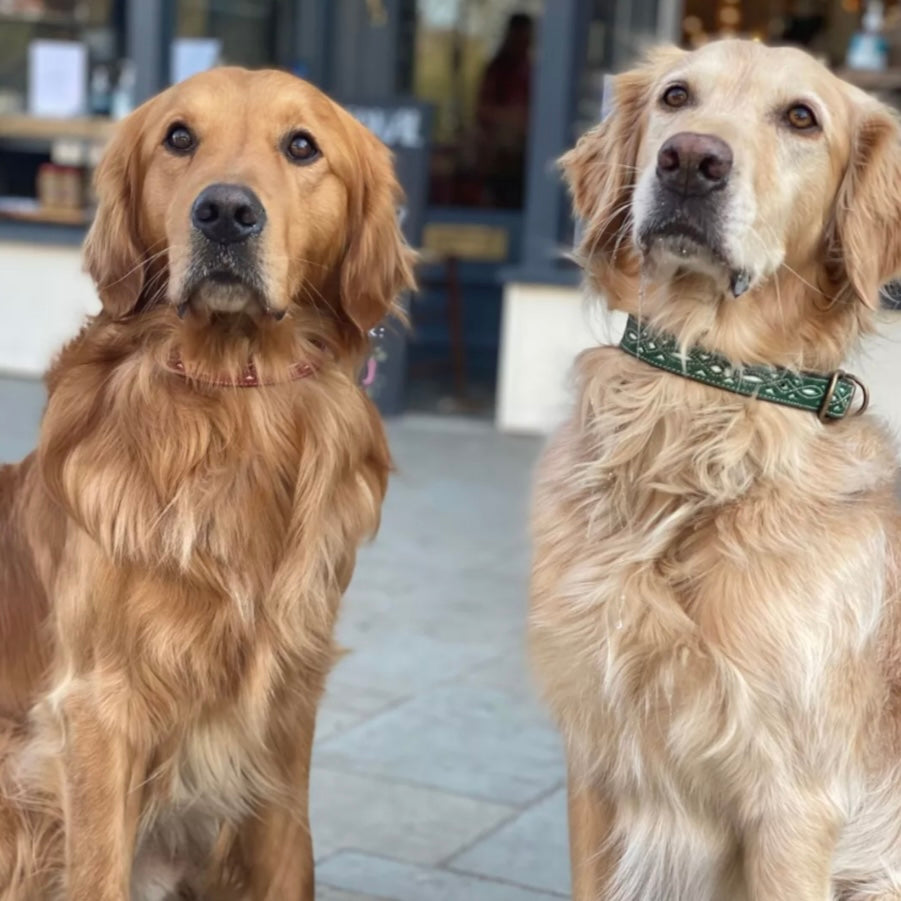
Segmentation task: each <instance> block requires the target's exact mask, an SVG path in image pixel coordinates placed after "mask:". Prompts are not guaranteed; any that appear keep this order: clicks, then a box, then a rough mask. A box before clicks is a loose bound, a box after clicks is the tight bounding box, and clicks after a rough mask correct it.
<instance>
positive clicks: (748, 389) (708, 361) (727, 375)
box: [619, 316, 869, 422]
mask: <svg viewBox="0 0 901 901" xmlns="http://www.w3.org/2000/svg"><path fill="white" fill-rule="evenodd" d="M619 346H620V348H621V349H622V350H624V351H625V352H626V353H627V354H631V355H632V356H633V357H636V358H637V359H639V360H641V361H643V362H644V363H649V364H650V365H651V366H656V367H658V368H659V369H665V370H666V371H667V372H672V373H675V374H676V375H681V376H684V377H685V378H688V379H693V380H694V381H696V382H703V383H704V384H705V385H711V386H713V387H714V388H722V389H723V390H724V391H731V392H733V393H734V394H742V395H744V396H745V397H753V398H756V399H758V400H768V401H770V402H772V403H774V404H783V405H784V406H786V407H796V408H797V409H799V410H809V411H810V412H811V413H816V414H817V416H818V417H819V418H820V419H821V420H822V421H823V422H826V421H828V420H833V419H843V418H844V417H845V416H846V415H847V414H848V411H849V410H850V409H851V404H852V403H853V401H854V395H855V393H856V389H857V388H860V391H861V395H862V400H861V403H860V407H859V408H858V409H857V411H856V413H855V415H860V414H861V413H863V411H864V410H866V408H867V404H868V403H869V395H868V393H867V389H866V386H865V385H864V384H863V382H861V381H860V379H858V378H857V377H856V376H854V375H851V373H849V372H843V371H842V370H841V369H837V370H836V371H835V372H833V373H832V374H831V375H818V374H817V373H813V372H793V371H792V370H790V369H783V368H782V367H780V366H742V367H735V366H733V365H732V364H731V363H730V362H729V360H727V359H726V358H725V357H723V356H721V355H720V354H717V353H713V352H712V351H709V350H704V348H702V347H690V348H688V350H686V351H685V352H684V353H683V352H682V351H681V350H680V349H679V345H678V342H677V341H676V339H675V338H674V337H673V336H672V335H668V334H666V333H665V332H655V331H652V330H651V329H650V328H648V327H647V326H646V325H644V324H642V323H640V322H639V321H638V320H637V319H636V318H635V317H634V316H630V317H629V321H628V322H627V323H626V331H625V333H624V334H623V338H622V341H620V343H619Z"/></svg>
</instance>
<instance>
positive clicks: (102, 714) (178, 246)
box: [0, 69, 411, 901]
mask: <svg viewBox="0 0 901 901" xmlns="http://www.w3.org/2000/svg"><path fill="white" fill-rule="evenodd" d="M174 120H177V121H181V122H186V123H187V124H190V126H191V127H192V128H193V129H194V131H195V132H196V133H197V134H198V137H199V146H198V149H197V151H196V153H195V154H194V155H193V156H192V157H191V158H190V159H187V158H183V157H178V156H176V155H174V154H171V153H169V152H168V151H167V150H166V149H165V148H164V147H163V146H162V142H163V139H164V136H165V134H166V132H167V129H168V128H169V127H170V124H171V123H172V122H173V121H174ZM292 128H304V129H308V130H309V131H310V132H312V133H313V134H314V135H315V137H316V140H317V141H318V142H319V144H320V146H321V148H322V152H323V158H322V159H321V160H319V161H317V163H316V164H315V165H310V166H306V167H299V166H296V165H294V164H293V163H292V162H290V161H289V160H287V159H285V158H284V155H283V153H282V151H281V149H280V145H279V142H280V141H281V139H282V136H283V134H284V133H285V132H286V130H287V131H290V129H292ZM222 181H240V182H242V183H244V184H247V185H249V186H250V187H252V188H253V190H254V191H255V192H256V193H257V195H258V196H259V197H260V199H261V200H262V202H263V203H264V205H265V207H266V211H267V215H268V224H267V226H266V231H265V233H264V236H263V238H264V239H263V240H262V242H261V244H260V254H261V256H260V260H261V269H262V271H263V274H264V276H265V279H266V301H267V303H268V305H269V308H270V311H271V310H274V311H277V312H284V313H286V315H285V317H284V318H283V319H280V320H279V319H278V318H277V317H275V316H272V315H268V314H266V313H264V312H263V309H262V308H254V309H249V310H248V311H247V312H246V313H244V314H240V315H237V314H236V315H221V314H216V313H214V312H209V311H207V310H205V309H204V308H202V307H201V308H197V309H192V310H191V312H189V313H188V314H187V316H186V317H185V319H184V320H182V319H180V318H179V317H178V316H177V315H176V309H175V308H176V306H177V304H178V303H179V302H180V301H181V300H183V298H181V297H180V296H179V290H180V289H179V283H178V279H179V278H180V277H181V276H180V273H182V272H183V270H184V269H185V267H186V265H187V263H188V260H187V256H188V254H189V252H190V251H189V248H190V244H191V239H190V236H189V235H188V234H187V231H188V227H189V218H190V217H189V210H190V206H191V203H192V201H193V199H194V197H195V196H196V195H197V193H198V191H199V190H200V189H202V188H203V187H204V186H205V185H207V184H210V183H215V182H222ZM98 192H99V197H100V207H99V211H98V215H97V219H96V223H95V225H94V227H93V230H92V232H91V234H90V236H89V239H88V241H87V247H86V254H87V262H88V267H89V269H90V272H91V274H92V275H93V277H94V279H95V280H96V282H97V284H98V289H99V292H100V295H101V299H102V300H103V304H104V309H103V312H102V313H101V314H100V315H98V316H97V317H96V318H94V319H93V320H91V321H90V322H89V323H88V324H87V325H86V326H85V328H84V329H83V331H82V333H81V334H80V335H79V336H78V337H77V338H76V339H75V340H73V341H72V342H71V343H70V344H69V345H68V346H67V347H66V348H65V349H64V350H63V352H62V353H61V354H60V356H59V358H58V359H57V360H56V362H55V363H54V365H53V368H52V370H51V372H50V374H49V376H48V379H47V385H48V391H49V402H48V406H47V410H46V413H45V416H44V419H43V424H42V427H41V433H40V440H39V444H38V448H37V451H36V452H35V453H34V454H33V455H31V456H30V457H28V458H27V459H26V460H25V461H24V462H23V463H21V464H19V465H17V466H8V467H5V468H3V469H0V717H2V719H0V723H3V722H5V723H7V727H6V728H5V729H2V730H0V756H3V757H4V761H3V767H2V777H0V778H2V787H3V791H4V796H5V797H4V798H3V799H0V898H2V899H3V901H46V899H50V898H56V897H65V898H67V899H70V901H124V899H127V898H135V899H163V898H168V897H174V895H172V894H171V893H174V892H175V891H176V886H177V885H178V886H179V890H180V891H182V892H185V893H190V892H194V893H196V896H197V897H203V898H220V897H222V898H225V897H229V898H231V897H239V896H240V897H247V898H251V899H254V901H261V899H269V901H285V899H292V898H293V899H305V901H309V899H312V898H313V864H312V848H311V838H310V835H309V827H308V822H307V782H308V771H309V760H310V750H311V745H312V740H313V730H314V720H315V711H316V706H317V702H318V700H319V697H320V695H321V692H322V689H323V684H324V680H325V678H326V674H327V673H328V671H329V668H330V666H331V664H332V661H333V658H334V655H335V651H334V647H333V640H332V631H333V626H334V623H335V617H336V614H337V611H338V604H339V600H340V598H341V595H342V593H343V592H344V590H345V588H346V587H347V584H348V582H349V580H350V577H351V573H352V571H353V567H354V560H355V553H356V548H357V546H358V544H359V543H360V542H361V541H362V540H364V539H365V538H367V537H369V536H371V535H373V534H374V532H375V531H376V528H377V526H378V521H379V511H380V506H381V501H382V498H383V495H384V492H385V487H386V481H387V476H388V471H389V467H390V459H389V452H388V448H387V445H386V440H385V435H384V432H383V429H382V425H381V423H380V420H379V417H378V415H377V413H376V411H375V409H374V407H373V405H372V403H371V402H370V401H369V400H368V398H367V397H366V396H365V395H364V393H363V392H362V390H361V389H360V388H359V387H358V384H357V373H358V371H359V367H360V364H361V362H362V354H363V353H364V350H365V348H366V345H367V331H368V330H369V329H370V328H371V327H372V326H373V325H375V324H376V322H378V321H379V320H380V319H381V318H382V317H383V316H384V315H386V314H388V313H389V312H390V311H391V309H392V308H393V304H394V301H395V297H396V295H397V294H398V293H399V291H401V290H402V289H404V288H407V287H409V286H410V285H411V270H410V254H409V251H408V250H407V249H406V248H405V246H404V245H403V242H402V240H401V237H400V234H399V231H398V228H397V225H396V219H395V203H396V201H397V197H398V189H397V184H396V182H395V178H394V174H393V172H392V169H391V164H390V159H389V155H388V153H387V151H386V149H385V148H384V147H383V146H382V145H381V144H380V143H379V142H378V141H377V140H376V139H375V138H374V137H373V136H372V135H371V134H370V133H369V132H367V131H366V130H365V129H364V128H363V127H362V126H360V125H358V124H357V123H356V122H355V121H354V120H353V119H352V118H351V117H350V116H349V115H348V114H347V113H345V112H344V111H342V110H341V109H340V108H338V107H337V106H335V105H334V104H332V103H331V102H330V101H329V100H328V99H327V98H325V97H324V96H323V95H322V94H320V93H319V92H318V91H317V90H315V89H314V88H312V87H311V86H309V85H306V84H304V83H303V82H301V81H299V80H298V79H295V78H293V77H291V76H289V75H286V74H281V73H276V72H259V73H248V72H245V71H242V70H234V69H224V70H215V71H213V72H210V73H207V74H204V75H201V76H197V77H195V78H194V79H191V80H190V81H188V82H186V83H184V84H182V85H179V86H177V87H175V88H173V89H170V90H169V91H167V92H166V93H164V94H162V95H160V96H159V97H157V98H155V99H153V100H151V101H150V102H148V103H147V104H145V105H144V106H143V107H141V108H140V109H139V110H137V111H136V112H135V113H134V114H133V115H132V116H131V117H129V119H127V120H126V121H125V122H124V123H123V124H122V126H121V127H120V130H119V132H118V134H117V136H116V137H115V138H114V140H113V142H112V144H111V146H110V147H109V148H108V150H107V153H106V156H105V159H104V161H103V163H102V165H101V167H100V170H99V172H98ZM176 351H177V352H178V353H179V354H180V356H181V358H182V359H183V360H184V363H185V367H186V369H187V371H188V376H189V377H188V378H182V377H180V376H179V375H177V374H173V373H171V372H170V371H168V370H167V368H166V363H167V361H168V360H169V358H170V356H171V355H172V354H173V353H174V352H176ZM251 360H252V361H253V363H254V364H255V366H256V368H257V371H258V372H259V374H260V378H261V380H270V379H271V380H273V381H276V382H277V383H276V384H269V385H265V386H262V387H253V388H235V387H212V386H210V385H206V384H204V379H205V378H207V379H208V378H210V377H211V376H212V375H216V376H221V375H222V374H225V375H226V376H228V375H231V376H234V377H237V376H238V375H239V374H240V373H241V371H242V370H243V367H244V366H245V365H246V364H247V363H248V361H251ZM297 362H311V363H312V364H313V365H314V366H315V372H314V374H313V375H311V376H309V377H307V378H304V379H301V380H294V381H291V380H287V379H285V378H280V374H282V375H283V374H284V372H286V371H287V368H288V367H289V366H290V365H291V364H293V363H297ZM194 896H195V895H194V894H185V895H184V897H194ZM180 897H181V896H180Z"/></svg>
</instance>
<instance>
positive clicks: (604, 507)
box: [530, 42, 901, 901]
mask: <svg viewBox="0 0 901 901" xmlns="http://www.w3.org/2000/svg"><path fill="white" fill-rule="evenodd" d="M673 78H678V79H679V80H680V81H683V82H685V83H686V84H688V85H689V89H690V90H691V91H692V95H693V97H696V98H697V100H696V102H695V104H694V105H693V106H692V108H691V110H690V111H685V112H684V113H673V114H671V113H670V111H665V112H661V111H660V108H659V101H658V98H659V96H660V92H661V91H662V90H665V89H666V86H667V85H668V84H669V83H670V81H671V79H673ZM799 96H800V97H803V98H805V99H807V100H810V102H811V103H816V102H820V103H822V104H823V106H824V109H825V110H826V111H827V112H826V115H824V116H823V119H822V131H821V133H820V134H819V135H817V136H813V137H812V136H810V135H804V136H803V137H802V136H800V135H794V134H791V133H786V132H783V131H781V130H780V129H781V128H782V126H781V124H780V122H779V120H778V118H777V117H778V115H779V112H780V111H781V110H783V109H784V108H785V107H786V106H787V105H789V104H791V103H792V102H794V101H795V99H796V98H797V97H799ZM811 98H819V101H817V100H811ZM616 100H617V105H616V111H615V112H614V114H613V115H612V116H611V117H610V118H609V119H608V120H607V121H605V122H604V123H603V124H602V125H601V126H599V127H598V128H597V129H595V130H594V131H593V132H591V133H589V134H588V135H587V136H586V137H585V138H583V139H582V141H581V142H580V144H579V146H578V147H577V148H576V149H575V150H574V151H572V152H571V153H570V154H569V155H568V156H567V157H566V158H565V159H564V167H565V170H566V173H567V177H568V179H569V181H570V184H571V186H572V189H573V195H574V201H575V206H576V209H577V212H578V213H579V214H580V215H581V216H583V217H584V218H585V219H586V232H585V241H584V243H583V247H582V256H583V260H584V266H585V268H586V272H587V276H588V280H589V284H590V285H591V286H593V287H594V288H595V289H596V290H598V291H599V292H601V293H602V294H603V295H604V297H605V299H606V301H607V303H608V304H609V306H610V307H612V308H614V309H621V310H626V311H629V312H631V313H633V314H637V315H640V316H641V317H642V318H643V319H644V320H646V321H650V322H651V323H652V324H654V325H656V326H657V327H660V328H665V329H667V330H670V331H672V332H674V333H675V334H676V335H677V336H678V337H679V338H680V340H681V341H682V342H683V343H684V344H690V343H694V342H700V343H702V344H704V345H705V346H708V347H711V348H713V349H716V350H718V351H720V352H722V353H725V354H727V355H728V356H730V358H731V359H733V360H734V361H735V362H736V363H738V364H740V363H751V362H769V363H772V364H777V365H787V366H795V367H798V368H809V369H817V370H824V371H830V370H831V369H834V368H836V367H838V366H839V365H840V364H841V362H842V360H843V359H844V357H845V355H846V354H847V352H848V351H849V350H850V348H851V347H852V346H854V343H855V342H856V340H857V338H858V336H859V335H860V334H864V333H865V332H866V331H867V330H868V329H869V327H870V324H871V320H872V316H873V312H872V307H873V306H875V305H876V300H877V297H876V295H877V290H878V287H879V281H880V280H881V279H884V278H886V277H888V276H889V275H890V274H892V273H893V272H894V271H896V270H897V269H898V267H899V263H901V252H899V250H901V248H899V242H901V238H899V236H898V235H899V232H898V230H897V229H898V227H899V226H901V144H899V139H898V129H897V125H896V124H895V121H894V119H893V117H892V116H891V115H890V114H889V113H888V112H887V111H886V110H884V109H883V108H881V107H880V106H879V105H878V104H876V103H875V102H874V101H872V100H869V99H868V98H865V97H864V96H863V95H862V94H860V93H859V92H857V91H856V90H854V89H852V88H851V87H850V86H846V85H844V84H843V83H842V82H840V81H839V80H838V79H836V78H835V77H834V76H832V75H831V74H830V73H828V72H827V71H826V70H825V69H823V68H822V67H820V66H819V65H817V64H815V63H814V62H813V61H812V60H809V59H808V58H807V57H804V56H803V55H802V54H800V53H798V52H796V51H790V50H772V49H769V48H765V47H763V46H761V45H757V44H750V43H741V42H729V43H725V44H719V45H712V46H710V47H707V48H705V49H704V50H702V51H699V52H697V53H695V54H683V53H682V52H681V51H675V50H666V51H662V52H658V53H657V54H656V55H655V56H654V57H653V58H652V59H651V61H650V62H649V63H648V64H646V65H645V66H644V67H643V68H641V69H639V70H636V71H634V72H631V73H627V74H626V75H624V76H621V77H620V79H619V81H618V84H617V97H616ZM679 115H683V116H684V118H683V119H679V118H678V117H679ZM667 117H669V118H667ZM684 129H687V130H697V131H706V132H710V133H714V134H717V135H722V136H726V137H727V138H728V139H729V141H730V142H731V143H732V144H733V146H735V147H736V158H737V160H739V161H740V160H745V159H746V160H748V164H747V165H743V164H737V165H736V168H735V173H734V180H735V181H736V182H738V185H737V186H736V187H735V188H734V192H735V196H736V197H739V198H743V199H742V200H741V202H742V203H746V204H747V202H748V201H747V198H749V197H751V198H753V206H754V208H755V210H756V212H755V213H754V216H756V217H757V219H756V220H754V216H751V217H748V216H746V217H745V219H744V221H745V222H746V223H747V222H753V221H756V225H754V226H753V228H754V229H755V230H756V232H757V233H758V234H761V235H766V238H765V241H766V243H767V244H768V247H767V252H766V253H760V252H758V251H759V248H756V249H755V248H753V247H752V248H750V249H749V250H748V251H747V252H746V253H745V256H744V257H742V258H741V259H739V260H736V261H735V262H736V263H737V264H739V265H741V266H744V267H746V268H748V269H749V270H752V273H753V281H752V287H751V290H750V291H749V292H748V294H746V295H744V296H742V297H739V298H737V299H736V298H733V297H731V295H729V294H728V293H727V291H726V288H725V286H726V284H727V280H726V278H725V277H723V278H722V279H719V278H717V276H716V275H715V274H714V275H711V274H710V272H709V269H708V268H705V267H706V265H707V264H706V261H705V267H700V266H698V267H694V266H693V265H692V261H691V260H689V261H687V263H686V264H685V265H684V266H679V267H674V266H672V265H671V264H669V263H668V264H667V265H658V263H659V261H657V260H654V259H648V258H643V257H642V255H641V254H640V253H639V251H638V249H637V247H636V244H635V242H634V240H633V229H634V227H635V221H636V219H635V217H636V215H643V210H644V207H642V208H641V209H639V210H638V211H636V209H635V208H634V207H633V204H632V201H633V197H634V191H635V188H636V185H637V184H643V183H644V181H643V180H645V181H646V180H648V179H651V178H652V170H653V165H654V159H655V157H656V152H657V149H658V147H659V146H660V143H661V142H662V141H663V140H665V139H666V138H667V137H668V136H669V135H671V134H674V133H676V132H678V131H680V130H684ZM793 141H795V142H797V141H808V142H810V141H816V142H817V143H816V144H813V143H807V144H800V145H799V144H797V143H795V144H792V142H793ZM777 163H778V165H777ZM649 173H651V174H649ZM730 190H732V188H731V186H730ZM774 193H775V194H776V195H777V196H773V195H774ZM730 202H731V201H730ZM780 211H788V213H786V214H784V213H783V212H780ZM802 213H803V215H802ZM769 217H772V218H769ZM734 221H735V219H734V217H733V219H730V220H728V222H734ZM728 222H727V225H726V226H725V227H728V228H732V227H733V226H732V225H729V224H728ZM764 226H766V227H765V228H764ZM890 228H894V229H895V231H894V232H889V231H888V229H890ZM750 233H751V232H747V234H750ZM737 236H739V235H738V232H735V234H734V235H732V236H731V237H730V241H731V244H729V245H728V246H730V247H731V246H740V245H736V244H735V241H736V240H737ZM739 237H740V236H739ZM733 238H734V239H735V240H733ZM747 240H749V239H747ZM729 252H730V253H732V251H729ZM742 252H743V251H741V250H739V251H738V253H739V254H740V253H742ZM727 262H729V261H727ZM724 275H725V273H724ZM575 388H576V396H577V401H576V407H575V410H574V412H573V415H572V417H571V419H570V421H569V422H568V423H567V424H566V425H565V426H564V427H563V428H562V429H561V430H560V431H559V432H558V434H557V435H555V436H554V438H553V439H552V441H551V443H550V445H549V447H548V448H547V450H546V452H545V454H544V457H543V460H542V462H541V464H540V467H539V471H538V475H537V485H536V490H535V497H534V517H533V534H534V568H533V576H532V609H531V617H530V640H531V647H532V653H533V659H534V664H535V668H536V671H537V674H538V678H539V682H540V685H541V688H542V693H543V696H544V698H545V699H546V701H547V703H548V704H549V706H550V708H551V710H552V712H553V714H554V716H555V718H556V720H557V722H558V723H559V725H560V728H561V730H562V733H563V736H564V739H565V742H566V749H567V756H568V765H569V792H570V825H571V844H572V856H573V878H574V895H573V897H574V899H575V901H836V899H841V901H851V899H854V901H862V899H865V898H880V899H890V898H895V899H897V898H901V730H899V724H901V719H899V717H901V710H899V709H898V700H897V699H898V697H899V689H901V617H899V578H898V573H899V564H898V554H899V552H901V529H899V522H901V521H899V514H898V510H897V505H896V501H895V497H894V486H895V481H896V475H897V471H896V463H895V457H894V446H893V440H892V438H891V436H889V435H888V434H887V433H886V431H885V429H884V428H883V426H882V425H881V424H880V422H879V421H878V419H876V418H874V417H872V416H869V415H867V416H864V417H862V418H854V417H852V418H848V419H846V420H844V421H842V422H837V423H831V424H829V425H824V424H822V423H821V422H819V420H818V419H817V418H816V416H815V415H813V414H810V413H806V412H802V411H798V410H793V409H788V408H783V407H778V406H776V405H773V404H769V403H764V402H760V401H755V400H750V399H745V398H741V397H738V396H736V395H732V394H729V393H726V392H724V391H721V390H718V389H715V388H711V387H708V386H705V385H702V384H700V383H697V382H693V381H689V380H687V379H684V378H682V377H680V376H677V375H673V374H669V373H666V372H663V371H661V370H658V369H655V368H652V367H651V366H649V365H647V364H646V363H644V362H641V361H639V360H636V359H633V358H631V357H629V356H627V355H626V354H624V353H623V352H621V351H620V350H619V349H617V348H612V347H602V348H597V349H594V350H590V351H587V352H586V353H584V354H583V355H582V356H581V357H580V358H579V360H578V363H577V365H576V370H575Z"/></svg>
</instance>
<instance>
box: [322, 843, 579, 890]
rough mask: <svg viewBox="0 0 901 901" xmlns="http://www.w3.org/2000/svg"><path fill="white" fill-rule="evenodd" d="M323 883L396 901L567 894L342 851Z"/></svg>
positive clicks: (326, 868)
mask: <svg viewBox="0 0 901 901" xmlns="http://www.w3.org/2000/svg"><path fill="white" fill-rule="evenodd" d="M317 878H318V879H319V880H320V882H321V883H322V884H326V885H331V886H334V887H336V888H342V889H345V890H349V891H358V892H359V891H365V892H374V893H375V894H376V895H377V896H379V897H385V898H390V899H392V901H560V899H561V898H563V897H565V896H564V895H558V894H554V893H552V892H540V891H533V890H531V889H527V888H522V887H521V886H517V885H511V884H510V883H505V882H497V881H494V880H487V879H479V878H478V877H475V876H465V875H462V874H459V873H450V872H447V871H445V870H436V869H432V868H429V867H417V866H415V865H413V864H405V863H398V862H397V861H394V860H386V859H385V858H381V857H375V856H373V855H371V854H360V853H358V852H355V851H342V852H340V853H338V854H335V855H334V856H332V857H330V858H328V860H326V861H324V862H323V863H322V864H321V865H320V866H319V867H318V869H317Z"/></svg>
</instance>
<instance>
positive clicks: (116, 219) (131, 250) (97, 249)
mask: <svg viewBox="0 0 901 901" xmlns="http://www.w3.org/2000/svg"><path fill="white" fill-rule="evenodd" d="M146 116H147V104H144V106H142V107H139V108H138V109H137V110H135V111H134V112H133V113H131V115H129V116H128V117H127V118H126V119H123V120H122V122H121V123H120V124H119V125H118V127H117V129H116V133H115V134H114V135H113V138H112V140H111V141H110V143H109V144H108V146H107V147H106V149H105V150H104V153H103V158H102V159H101V160H100V165H99V166H98V167H97V171H96V173H95V175H94V186H95V189H96V193H97V214H96V215H95V217H94V222H93V224H92V225H91V229H90V231H89V232H88V236H87V238H86V239H85V245H84V260H85V269H86V270H87V271H88V273H89V274H90V276H91V278H92V279H93V280H94V284H96V286H97V293H98V294H99V295H100V300H101V302H102V303H103V309H104V311H105V312H107V313H108V314H109V315H110V316H112V317H114V318H116V319H118V318H121V317H122V316H126V315H127V314H128V313H130V312H131V311H132V310H133V309H134V308H135V306H136V305H137V303H138V300H139V299H140V297H141V292H142V291H143V289H144V277H145V273H144V265H145V259H144V257H145V256H146V254H145V249H144V248H143V247H142V246H141V241H140V238H139V237H138V230H137V216H138V204H139V202H140V184H139V181H140V172H139V169H140V160H139V149H138V148H139V144H140V138H141V132H142V130H143V125H144V121H145V119H146Z"/></svg>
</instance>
